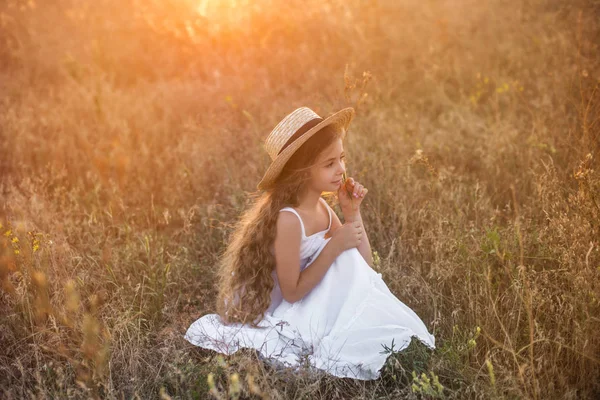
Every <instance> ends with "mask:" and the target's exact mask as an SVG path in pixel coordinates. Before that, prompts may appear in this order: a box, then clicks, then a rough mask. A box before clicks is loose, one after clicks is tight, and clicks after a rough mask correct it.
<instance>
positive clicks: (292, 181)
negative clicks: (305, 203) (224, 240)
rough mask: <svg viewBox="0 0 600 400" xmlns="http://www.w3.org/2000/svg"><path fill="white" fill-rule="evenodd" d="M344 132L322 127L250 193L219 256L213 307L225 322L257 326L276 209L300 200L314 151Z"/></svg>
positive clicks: (265, 303)
mask: <svg viewBox="0 0 600 400" xmlns="http://www.w3.org/2000/svg"><path fill="white" fill-rule="evenodd" d="M345 136H346V131H344V130H343V129H339V128H334V127H332V126H331V125H328V126H325V127H324V128H323V129H321V130H319V131H318V132H317V133H316V134H314V135H313V136H311V137H310V138H309V139H308V140H307V141H306V142H305V143H304V144H302V146H301V147H300V148H299V149H298V150H296V152H295V153H294V154H293V155H292V157H291V158H290V159H289V160H288V162H287V163H286V164H285V166H284V167H283V170H282V171H281V173H280V174H279V176H278V177H277V179H276V181H275V183H274V185H273V187H272V188H269V189H267V190H265V191H260V192H255V193H257V195H256V194H254V195H252V196H253V197H254V201H253V202H252V205H251V206H250V207H249V209H247V210H246V211H245V212H244V213H243V214H242V216H241V218H240V219H239V220H238V222H237V223H236V225H235V228H234V230H233V232H232V234H231V235H230V237H229V241H228V245H227V248H226V249H225V251H224V253H223V254H222V256H221V258H220V260H219V269H218V276H217V281H218V285H219V288H218V289H219V290H218V295H217V306H216V309H217V313H218V314H219V316H220V318H221V320H222V321H223V322H224V323H225V324H228V325H229V324H233V323H242V324H246V323H248V324H250V325H251V326H252V327H254V328H259V327H258V325H257V324H258V323H259V322H260V321H261V320H262V319H263V318H264V315H265V312H266V311H267V309H268V308H269V306H270V304H271V291H272V290H273V287H274V286H275V282H274V280H273V277H272V275H271V273H272V271H273V270H274V269H275V254H274V252H272V250H271V249H272V246H273V243H274V241H275V235H276V233H277V232H276V223H277V217H278V215H279V210H281V209H282V208H283V207H286V206H291V207H296V206H298V205H299V202H298V199H299V194H301V193H303V192H304V190H305V189H306V187H307V184H308V182H309V181H310V168H311V167H312V166H313V165H314V164H315V161H316V160H317V158H318V156H319V154H321V152H322V151H323V150H324V149H325V148H327V147H328V146H329V145H330V144H332V143H333V142H334V141H335V140H337V139H340V138H341V139H342V140H343V139H344V137H345ZM294 139H295V138H294ZM232 299H233V300H232Z"/></svg>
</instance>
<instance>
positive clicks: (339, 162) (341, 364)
mask: <svg viewBox="0 0 600 400" xmlns="http://www.w3.org/2000/svg"><path fill="white" fill-rule="evenodd" d="M353 118H354V109H353V108H351V107H349V108H344V109H342V110H340V111H338V112H337V113H335V114H333V115H331V116H329V117H327V118H321V117H320V116H319V115H318V114H316V113H315V112H314V111H312V110H311V109H310V108H307V107H301V108H298V109H296V110H295V111H293V112H292V113H291V114H289V115H287V116H286V117H285V118H284V119H283V120H282V121H281V122H279V124H277V126H276V127H275V128H274V129H273V131H272V132H271V133H270V135H269V136H268V137H267V139H266V141H265V148H266V150H267V152H268V153H269V156H270V157H271V159H272V163H271V165H270V166H269V168H268V169H267V171H266V173H265V175H264V176H263V178H262V180H261V181H260V183H259V184H258V189H259V190H263V191H264V193H263V194H262V197H259V198H258V201H257V202H256V204H255V205H254V207H253V208H251V209H250V210H249V211H247V212H246V213H245V214H244V215H243V217H242V219H241V222H240V224H239V226H238V229H237V230H235V232H234V233H233V235H232V237H231V240H230V243H229V245H228V247H227V249H226V251H225V253H224V255H223V257H222V258H221V268H220V271H219V274H220V275H219V278H220V281H219V295H218V298H217V304H216V308H217V313H216V314H207V315H204V316H203V317H201V318H200V319H198V320H197V321H195V322H194V323H192V325H191V326H190V327H189V329H188V331H187V333H186V334H185V338H186V339H187V340H188V341H189V342H190V343H192V344H194V345H197V346H201V347H203V348H207V349H212V350H215V351H217V352H220V353H224V354H232V353H235V352H236V351H237V350H239V349H240V348H242V347H247V348H253V349H256V350H258V352H259V355H260V356H261V358H264V359H267V360H269V361H274V362H273V364H277V365H280V366H281V365H283V366H286V367H292V368H296V367H298V366H300V365H306V364H307V362H308V364H309V365H310V366H312V367H314V368H317V369H319V370H323V371H326V372H328V373H330V374H333V375H335V376H338V377H349V378H355V379H362V380H366V379H376V378H378V377H379V376H380V368H381V367H382V366H383V365H384V363H385V360H386V358H387V356H388V355H389V354H387V355H386V353H382V352H381V350H382V345H387V346H390V347H391V344H392V340H394V343H395V344H397V345H399V347H397V348H396V349H397V350H402V349H404V348H406V347H407V346H408V345H409V344H410V341H411V338H412V337H413V336H414V337H416V338H417V339H419V340H420V341H421V342H423V343H424V344H426V345H427V346H428V347H429V348H431V349H434V348H435V338H434V336H433V335H431V334H430V333H429V332H428V330H427V328H426V326H425V324H424V323H423V321H422V320H421V319H420V318H419V317H418V316H417V314H415V312H414V311H412V310H411V309H410V308H409V307H407V306H406V305H405V304H404V303H402V302H401V301H400V300H398V298H396V297H395V296H394V294H393V293H392V292H390V290H389V289H388V287H387V286H386V284H385V282H384V281H383V280H382V278H381V274H380V273H377V272H375V271H374V270H373V269H372V268H371V265H372V258H371V247H370V244H369V240H368V239H367V235H366V234H365V232H364V225H363V222H362V217H361V214H360V205H361V203H362V201H363V200H364V198H365V195H366V194H367V192H368V190H367V189H366V188H365V187H364V186H363V185H361V184H360V183H359V182H356V181H355V180H353V179H352V178H348V179H343V176H345V172H346V171H345V164H344V148H343V139H344V138H345V136H346V132H347V130H348V126H349V125H350V122H351V121H352V119H353ZM323 192H337V197H338V201H339V205H340V208H341V211H342V213H343V216H344V224H343V225H342V223H341V222H340V220H339V219H338V217H337V215H336V214H335V213H334V212H333V210H332V209H331V207H330V206H329V205H328V204H327V202H326V201H325V200H324V199H323V198H322V197H321V195H322V193H323ZM282 211H285V212H282Z"/></svg>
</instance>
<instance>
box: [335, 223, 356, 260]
mask: <svg viewBox="0 0 600 400" xmlns="http://www.w3.org/2000/svg"><path fill="white" fill-rule="evenodd" d="M362 235H363V228H362V223H361V222H360V221H353V222H346V223H345V224H343V225H342V226H340V227H339V228H338V229H336V230H335V231H333V233H332V234H331V240H332V241H333V243H335V245H336V246H337V249H338V250H339V252H340V253H341V252H343V251H346V250H348V249H351V248H353V247H358V246H360V241H361V239H362Z"/></svg>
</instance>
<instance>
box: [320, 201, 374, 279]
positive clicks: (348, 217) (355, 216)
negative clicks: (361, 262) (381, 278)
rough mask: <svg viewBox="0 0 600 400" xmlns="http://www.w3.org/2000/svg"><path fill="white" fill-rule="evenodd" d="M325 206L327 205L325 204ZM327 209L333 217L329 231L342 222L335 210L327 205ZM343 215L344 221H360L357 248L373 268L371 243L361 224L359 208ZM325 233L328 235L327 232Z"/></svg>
mask: <svg viewBox="0 0 600 400" xmlns="http://www.w3.org/2000/svg"><path fill="white" fill-rule="evenodd" d="M327 207H329V205H327ZM329 210H330V212H331V215H332V217H333V222H332V224H331V231H332V232H333V231H335V230H336V229H337V228H339V227H340V226H342V223H341V222H340V219H339V218H338V216H337V214H336V213H335V212H333V210H332V209H331V207H329ZM343 215H344V221H345V222H353V221H360V225H361V227H362V229H363V236H362V240H361V241H360V245H359V246H358V247H357V249H358V251H359V252H360V254H361V255H362V256H363V258H364V259H365V261H366V262H367V264H369V266H370V267H371V268H373V254H372V252H371V244H370V243H369V238H368V237H367V232H366V230H365V225H364V224H363V220H362V216H361V215H360V209H358V210H356V211H352V212H351V213H347V214H346V213H344V214H343ZM327 235H330V234H329V232H328V234H327ZM327 235H326V236H325V237H326V238H327Z"/></svg>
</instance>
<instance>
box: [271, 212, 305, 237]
mask: <svg viewBox="0 0 600 400" xmlns="http://www.w3.org/2000/svg"><path fill="white" fill-rule="evenodd" d="M301 237H302V227H301V226H300V220H299V219H298V216H296V215H295V214H294V213H292V212H289V211H282V212H280V213H279V215H278V216H277V238H282V239H284V240H289V239H295V238H297V239H298V240H300V238H301Z"/></svg>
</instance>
